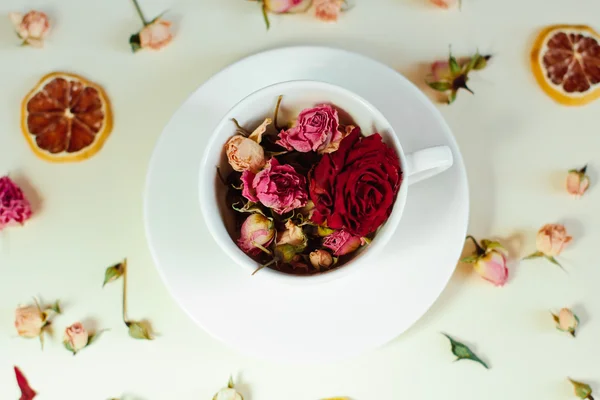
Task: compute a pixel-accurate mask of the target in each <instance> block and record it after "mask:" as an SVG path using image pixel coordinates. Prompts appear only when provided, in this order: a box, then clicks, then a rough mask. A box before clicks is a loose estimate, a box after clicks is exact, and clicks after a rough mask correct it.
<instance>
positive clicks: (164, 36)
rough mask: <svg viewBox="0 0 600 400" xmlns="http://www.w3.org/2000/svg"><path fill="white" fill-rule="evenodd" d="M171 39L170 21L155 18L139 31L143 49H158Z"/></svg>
mask: <svg viewBox="0 0 600 400" xmlns="http://www.w3.org/2000/svg"><path fill="white" fill-rule="evenodd" d="M171 40H173V35H172V34H171V23H170V22H169V21H164V20H162V19H160V18H159V19H156V20H155V21H154V22H152V23H151V24H148V25H146V26H145V27H144V28H143V29H142V30H141V31H140V46H141V47H142V48H144V49H152V50H160V49H162V48H163V47H165V46H166V45H168V44H169V43H171Z"/></svg>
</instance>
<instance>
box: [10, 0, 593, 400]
mask: <svg viewBox="0 0 600 400" xmlns="http://www.w3.org/2000/svg"><path fill="white" fill-rule="evenodd" d="M357 3H358V5H357V7H356V8H355V9H354V10H352V11H350V12H349V13H347V14H346V15H344V16H343V17H342V18H341V20H340V22H339V23H338V24H333V25H330V24H323V23H320V22H317V21H315V20H313V19H311V18H310V17H309V16H281V17H278V16H274V17H272V28H271V30H270V31H269V32H265V29H264V25H263V22H262V17H261V15H260V11H259V6H258V5H257V4H253V3H251V2H247V1H243V0H193V1H192V0H190V1H181V2H169V1H167V0H164V1H159V0H154V1H150V0H148V1H146V2H143V3H142V7H143V9H144V11H145V13H146V15H147V16H148V17H153V16H155V15H157V14H159V13H160V12H162V11H164V10H168V11H169V12H168V14H166V18H169V19H171V20H172V21H174V22H175V30H176V38H175V40H174V42H173V43H172V44H171V45H170V46H169V47H168V48H166V49H164V50H163V51H161V52H158V53H152V52H140V53H138V54H136V55H133V54H131V53H130V51H129V47H128V43H127V42H128V37H129V35H130V34H131V33H133V32H135V31H136V30H137V29H139V26H140V25H139V21H138V20H137V16H136V14H135V10H134V8H133V6H132V4H131V3H130V2H128V1H117V0H105V1H102V2H92V1H78V0H61V1H33V0H30V1H22V0H3V1H2V3H1V4H0V72H1V73H0V88H1V90H0V92H1V101H0V173H1V174H4V173H10V175H11V177H13V178H15V179H16V180H17V181H18V182H19V183H20V184H21V185H22V186H23V188H24V189H25V192H26V194H27V195H28V196H29V197H30V199H31V200H32V202H33V203H34V211H35V217H34V218H33V219H32V220H31V221H30V222H29V223H28V224H27V225H26V226H25V227H24V228H11V229H7V230H6V231H3V232H2V234H1V235H0V398H2V399H14V398H17V397H18V389H17V386H16V383H15V379H14V374H13V371H12V366H13V365H18V366H20V367H21V368H22V370H23V371H24V372H25V374H26V376H27V377H28V378H29V380H30V383H31V385H32V386H33V388H34V389H36V390H37V391H38V392H39V396H38V397H37V398H39V399H40V400H49V399H64V400H71V399H82V398H85V399H107V398H109V397H118V396H121V395H123V394H129V395H130V396H132V398H134V399H139V400H161V399H175V398H177V399H195V398H198V399H209V398H211V397H212V395H213V394H214V392H216V391H217V390H218V389H219V388H220V387H222V386H223V385H225V384H226V382H227V379H228V376H229V374H230V373H231V374H233V375H234V378H236V380H237V381H239V382H240V386H239V387H240V389H241V390H242V392H243V394H244V395H245V398H246V399H247V400H281V399H286V400H304V399H306V400H310V399H319V398H322V397H327V396H334V395H346V396H349V397H351V398H352V399H353V400H372V399H384V398H385V399H388V398H389V399H402V398H411V399H426V400H428V399H461V400H469V399H481V398H485V399H489V400H505V399H533V398H536V399H541V398H543V399H546V400H555V399H556V400H558V399H569V398H572V397H573V395H572V389H571V387H570V385H569V383H568V382H567V381H566V377H567V376H570V377H572V378H575V379H580V380H584V381H587V382H589V383H591V384H592V386H593V388H594V389H595V390H597V391H599V392H600V346H599V345H598V338H599V337H600V322H599V321H600V319H599V317H598V316H600V295H599V291H598V284H599V283H600V268H599V266H600V265H599V261H598V254H597V253H598V245H597V243H598V242H600V206H598V204H599V203H600V189H598V187H595V183H596V182H597V181H598V179H599V178H600V174H599V171H600V130H599V125H598V115H600V114H599V112H600V101H599V102H596V103H595V104H591V105H588V106H586V107H582V108H565V107H561V106H559V105H557V104H555V103H554V102H552V101H551V100H550V99H548V98H547V97H546V96H545V95H544V94H543V93H542V91H541V90H540V89H539V88H538V87H537V85H536V83H535V81H534V79H533V77H532V74H531V72H530V69H529V61H528V55H529V49H530V47H531V44H532V41H533V38H534V37H535V34H536V32H537V31H538V30H539V29H540V28H541V27H542V26H544V25H547V24H550V23H588V24H593V23H594V18H593V16H597V15H600V3H598V2H597V1H596V0H577V1H571V2H565V1H562V0H528V1H526V2H524V1H522V0H508V1H491V0H463V10H462V11H461V12H459V11H458V10H454V11H441V10H438V9H435V8H433V7H431V6H429V5H428V3H427V1H426V0H357ZM30 8H36V9H40V10H43V11H45V12H47V13H48V14H49V15H50V17H51V19H52V23H53V32H52V33H51V36H50V38H49V40H48V41H47V44H46V47H45V48H44V49H43V50H37V49H31V48H21V47H19V46H18V39H17V38H16V37H15V34H14V33H13V31H12V27H11V24H10V22H9V21H8V18H7V13H8V12H9V11H22V12H23V11H27V10H28V9H30ZM596 23H598V20H597V18H596ZM596 28H599V26H596ZM289 44H327V45H333V46H338V47H342V48H346V49H350V50H354V51H358V52H361V53H363V54H366V55H368V56H371V57H373V58H376V59H378V60H380V61H383V62H385V63H387V64H388V65H391V66H393V67H396V68H397V69H398V70H399V71H401V72H402V73H404V74H405V75H407V76H408V77H409V78H410V79H412V80H413V81H414V82H416V83H418V84H420V85H421V82H422V79H423V77H424V74H425V73H426V70H427V64H428V63H430V62H431V61H433V60H435V59H437V58H445V57H446V56H447V50H448V45H450V44H452V48H453V50H454V52H455V53H456V54H457V55H467V54H470V53H472V52H474V51H475V50H476V49H477V48H479V49H480V50H481V51H482V52H484V53H491V54H493V56H494V58H493V59H492V62H491V64H490V67H489V68H488V69H486V70H485V71H482V72H481V73H477V75H476V76H475V75H474V76H473V79H472V82H471V85H470V86H471V87H472V89H473V90H474V91H475V92H476V95H475V96H471V95H470V94H468V93H466V92H464V93H460V96H459V99H458V101H457V103H456V104H454V105H452V106H451V107H447V106H443V105H441V106H440V107H441V108H442V112H443V113H444V116H445V117H446V118H447V120H448V122H449V124H450V126H451V127H452V129H453V131H454V133H455V135H456V137H457V140H458V142H459V145H460V146H461V150H462V151H463V155H464V158H465V163H466V166H467V172H468V174H469V180H470V188H471V202H472V206H471V224H470V232H471V233H472V234H474V235H476V236H480V237H486V236H498V237H501V238H505V239H506V238H510V240H509V241H508V244H510V246H511V248H512V251H513V252H514V254H517V255H524V254H526V253H528V252H531V251H533V250H534V236H535V232H536V230H537V229H538V228H539V227H540V226H541V225H543V224H544V223H547V222H563V223H565V224H566V226H567V229H568V230H569V231H570V233H571V234H572V235H573V236H574V242H573V244H572V246H571V247H570V248H569V249H568V250H567V251H566V252H565V253H564V255H563V256H561V261H562V262H563V264H564V266H565V268H566V269H567V271H568V273H565V272H563V271H561V270H560V269H558V268H557V267H556V266H553V265H551V264H549V263H546V262H544V261H542V260H538V261H528V262H523V263H521V265H518V266H517V265H512V266H511V279H510V281H509V282H508V284H507V285H506V286H505V287H504V288H495V287H493V286H492V285H490V284H488V283H487V282H484V281H483V280H481V279H480V278H478V277H477V276H475V275H474V274H472V273H470V270H469V268H467V267H465V266H459V268H458V269H457V271H456V273H455V274H454V277H453V279H452V280H451V282H450V284H449V286H448V287H447V289H446V290H445V291H444V292H443V294H442V295H441V297H440V299H439V300H438V301H437V303H436V304H435V305H434V306H433V308H432V309H431V310H430V311H429V312H428V313H427V314H426V315H425V316H424V317H423V318H422V319H421V320H420V321H419V322H418V323H417V324H416V325H415V326H414V327H413V328H411V329H410V330H409V331H408V332H406V333H405V334H404V335H402V336H401V337H399V338H398V339H396V340H394V341H393V342H392V343H390V344H388V345H387V346H385V347H383V348H381V349H379V350H376V351H373V352H371V353H368V354H365V355H363V356H361V357H359V358H355V359H350V360H346V361H343V362H337V363H332V364H320V365H311V366H294V365H279V364H273V363H270V362H265V361H260V360H256V359H251V358H247V357H244V356H242V355H239V354H237V353H235V352H233V351H231V350H229V349H228V348H227V347H226V346H224V345H223V344H221V343H219V342H216V341H215V340H214V339H212V338H210V337H209V336H208V335H207V334H206V333H204V332H203V331H202V330H201V329H199V328H197V327H196V326H195V325H194V324H193V323H192V322H191V321H190V320H189V319H188V318H187V317H186V315H184V313H183V312H182V311H180V310H179V308H178V307H177V306H176V304H175V303H174V301H173V300H172V299H171V297H170V296H169V294H168V293H167V291H166V289H165V287H164V286H163V284H162V283H161V281H160V279H159V276H158V274H157V273H156V271H155V269H154V266H153V265H152V264H153V263H152V260H151V257H150V253H149V251H148V249H147V246H146V242H145V237H144V227H143V221H142V190H143V187H144V179H145V172H146V167H147V165H148V161H149V157H150V154H151V151H152V148H153V146H154V143H155V141H156V139H157V138H158V136H159V135H160V132H161V129H162V127H163V126H164V125H165V124H166V122H167V121H168V119H169V117H170V116H171V115H172V113H173V112H174V111H175V110H176V109H177V107H178V106H179V104H181V103H182V102H183V101H184V100H185V98H186V97H187V96H188V95H189V94H190V93H191V92H192V91H193V90H194V89H195V88H196V87H197V86H198V85H200V84H201V83H202V82H203V81H205V80H206V79H207V78H208V77H210V76H211V75H212V74H214V73H216V72H217V71H219V70H220V69H222V68H223V67H225V66H226V65H228V64H230V63H232V62H234V61H236V60H238V59H240V58H241V57H243V56H246V55H248V54H251V53H254V52H257V51H259V50H264V49H270V48H273V47H278V46H281V45H289ZM56 70H64V71H69V72H75V73H79V74H82V75H84V76H86V77H88V78H89V79H91V80H94V81H96V82H98V83H99V84H101V85H103V86H104V87H105V89H106V91H107V92H108V94H109V96H110V98H111V100H112V104H113V109H114V114H115V127H114V131H113V133H112V136H111V137H110V139H109V140H108V142H107V143H106V145H105V148H104V149H103V150H102V151H101V152H100V153H99V154H98V155H97V156H96V157H94V158H92V159H90V160H88V161H86V162H84V163H80V164H70V165H52V164H48V163H46V162H44V161H41V160H38V159H37V158H36V157H35V156H34V155H33V154H32V153H31V151H30V150H29V149H28V147H27V145H26V143H25V141H24V139H23V137H22V136H21V133H20V128H19V113H20V111H19V109H20V101H21V98H22V97H23V96H24V95H25V93H27V91H29V90H30V89H31V87H33V85H35V83H36V82H37V80H38V79H39V78H40V77H41V76H42V75H44V74H46V73H48V72H51V71H56ZM365 79H369V78H368V77H365ZM198 134H207V135H208V134H209V132H199V133H198ZM198 151H199V152H201V151H202V149H198ZM585 163H590V164H591V166H590V175H591V177H592V185H593V186H592V188H591V190H590V191H589V192H588V194H587V195H586V196H585V197H583V198H582V199H580V200H574V199H572V198H570V197H569V196H568V195H567V194H566V193H565V191H564V189H563V186H564V175H565V173H566V171H567V170H568V169H570V168H574V167H578V166H581V165H583V164H585ZM430 245H431V247H432V251H435V246H436V243H431V244H430ZM125 256H127V257H128V258H129V261H130V263H129V272H130V274H129V310H130V311H129V312H130V316H131V318H137V319H142V318H148V319H149V320H151V321H152V323H153V324H154V326H155V329H156V331H157V332H158V333H159V337H158V338H157V339H156V340H155V341H152V342H144V341H136V340H133V339H131V338H129V337H128V336H127V332H126V329H125V327H124V326H123V324H122V322H121V312H120V309H121V304H120V301H121V292H120V290H121V289H120V285H119V284H114V285H111V286H107V287H106V288H105V289H104V290H102V289H101V284H102V279H103V273H104V268H105V267H106V266H108V265H110V264H112V263H114V262H117V261H118V260H120V259H121V258H122V257H125ZM32 296H40V297H41V298H42V299H43V300H47V301H52V300H54V299H57V298H58V299H61V300H62V301H63V303H64V306H65V313H64V315H62V316H60V317H59V318H57V319H56V320H55V324H54V327H55V330H56V332H55V336H54V339H52V340H47V346H46V348H45V350H44V351H43V352H42V351H41V350H40V347H39V343H37V342H36V341H35V340H24V339H20V338H18V337H16V332H15V330H14V328H13V326H12V322H13V313H14V309H15V307H16V306H17V305H18V304H19V303H27V302H29V301H30V299H31V297H32ZM209 306H210V305H207V307H209ZM563 306H570V307H573V309H574V310H575V311H576V313H578V314H579V317H580V319H581V327H580V331H579V335H578V337H577V338H576V339H572V338H570V337H569V336H568V335H564V334H561V333H560V332H558V331H556V330H555V329H554V327H553V322H552V319H551V317H550V315H549V310H557V309H559V308H560V307H563ZM405 307H410V304H398V307H397V310H398V313H399V314H401V313H402V312H403V308H405ZM226 317H227V316H224V318H226ZM393 317H394V316H393V315H390V318H393ZM77 320H83V321H88V322H89V323H91V324H92V325H95V326H97V327H98V328H110V329H111V330H110V331H109V332H107V333H106V334H105V335H104V336H103V337H102V338H100V340H99V341H98V342H97V343H96V344H95V345H94V346H93V347H90V348H87V349H85V350H84V351H82V352H81V353H80V354H79V355H78V356H77V357H73V356H71V355H70V354H69V353H68V352H67V351H66V350H64V348H63V347H62V344H61V337H62V331H63V329H64V327H65V326H66V325H69V324H71V323H72V322H75V321H77ZM240 329H242V330H243V329H244V327H243V326H240ZM441 331H444V332H448V333H450V334H453V335H455V336H456V337H457V338H460V339H462V340H464V341H465V342H467V343H469V344H472V345H474V346H473V347H474V349H476V350H477V351H478V353H479V355H480V356H482V358H484V359H485V360H486V361H489V364H490V366H491V370H489V371H488V370H485V369H483V368H482V367H480V366H479V365H477V364H475V363H470V362H468V361H462V362H460V363H453V362H452V360H453V357H452V355H451V353H450V351H449V345H448V343H447V340H446V339H445V338H444V337H443V336H441V335H440V333H439V332H441Z"/></svg>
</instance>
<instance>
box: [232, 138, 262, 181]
mask: <svg viewBox="0 0 600 400" xmlns="http://www.w3.org/2000/svg"><path fill="white" fill-rule="evenodd" d="M225 153H226V154H227V160H228V161H229V165H231V168H233V169H234V170H235V171H238V172H244V171H246V170H248V171H251V172H253V173H257V172H258V171H260V170H261V168H262V167H264V166H265V163H266V161H265V151H264V149H263V148H262V146H261V145H260V144H258V143H256V142H255V141H254V140H252V139H249V138H246V137H243V136H241V135H235V136H232V137H231V138H230V139H229V140H228V141H227V143H225Z"/></svg>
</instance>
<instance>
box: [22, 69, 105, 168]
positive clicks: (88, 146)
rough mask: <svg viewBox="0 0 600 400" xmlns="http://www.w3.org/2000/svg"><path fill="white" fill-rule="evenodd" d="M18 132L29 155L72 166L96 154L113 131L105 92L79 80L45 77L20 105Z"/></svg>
mask: <svg viewBox="0 0 600 400" xmlns="http://www.w3.org/2000/svg"><path fill="white" fill-rule="evenodd" d="M21 130H22V133H23V135H24V136H25V139H26V140H27V143H28V144H29V146H30V147H31V149H32V151H33V152H34V153H35V154H36V155H37V156H38V157H40V158H41V159H44V160H46V161H50V162H74V161H82V160H85V159H87V158H89V157H91V156H93V155H94V154H96V153H97V152H98V151H99V150H100V149H101V148H102V145H103V144H104V142H105V141H106V138H107V137H108V136H109V135H110V132H111V130H112V112H111V109H110V102H109V100H108V97H107V96H106V93H105V92H104V90H103V89H102V88H101V87H100V86H98V85H96V84H95V83H93V82H90V81H88V80H86V79H85V78H82V77H80V76H77V75H74V74H69V73H64V72H54V73H51V74H48V75H46V76H44V77H43V78H42V79H41V80H40V81H39V82H38V84H37V85H36V86H35V87H34V88H33V89H32V90H31V91H30V92H29V93H28V94H27V95H26V96H25V98H24V99H23V102H22V104H21Z"/></svg>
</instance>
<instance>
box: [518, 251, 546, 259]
mask: <svg viewBox="0 0 600 400" xmlns="http://www.w3.org/2000/svg"><path fill="white" fill-rule="evenodd" d="M540 257H544V253H542V252H541V251H536V252H535V253H531V254H530V255H528V256H526V257H523V260H531V259H534V258H540Z"/></svg>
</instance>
